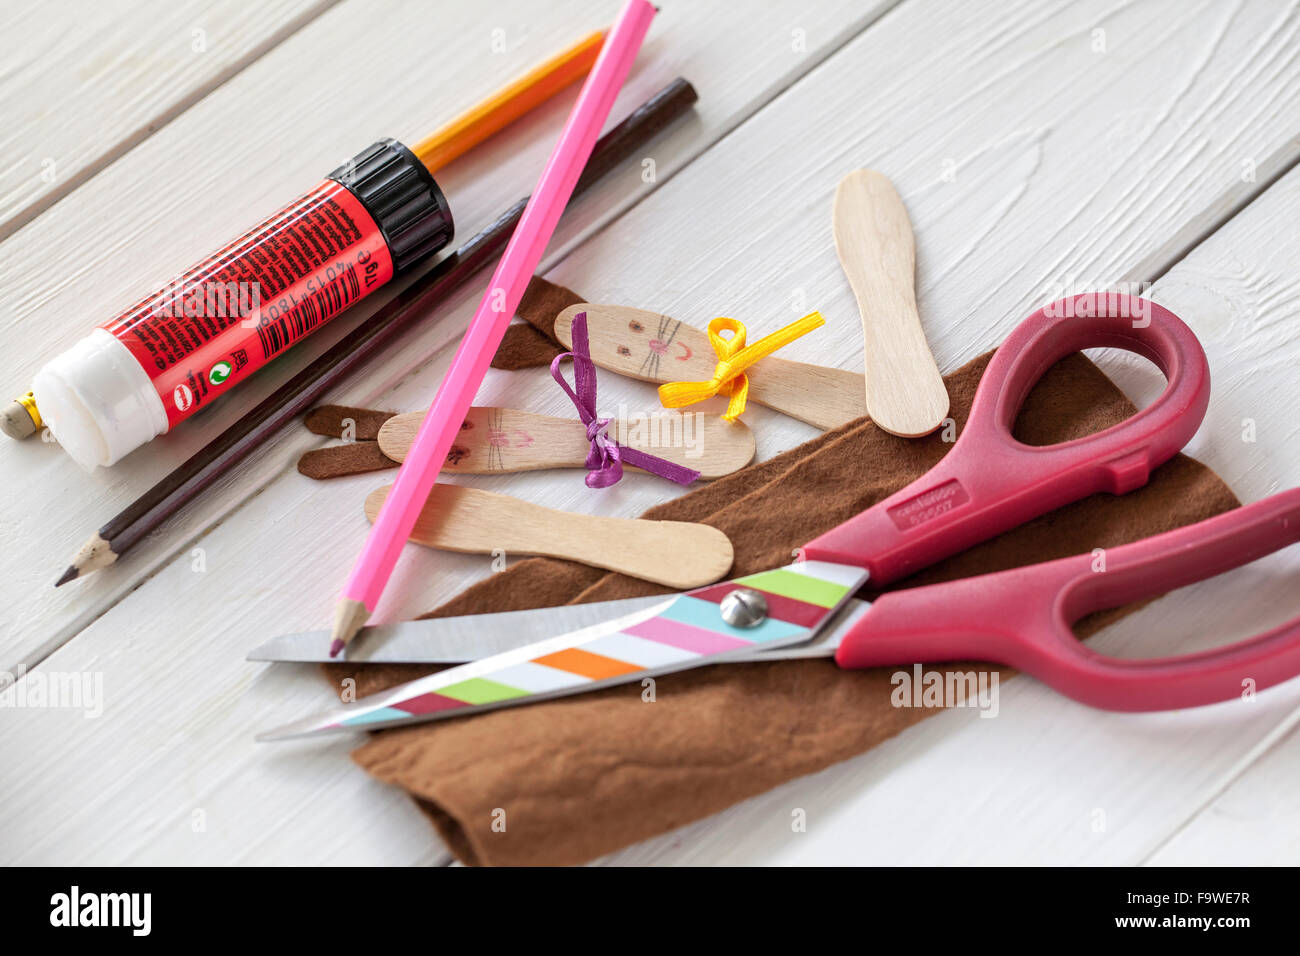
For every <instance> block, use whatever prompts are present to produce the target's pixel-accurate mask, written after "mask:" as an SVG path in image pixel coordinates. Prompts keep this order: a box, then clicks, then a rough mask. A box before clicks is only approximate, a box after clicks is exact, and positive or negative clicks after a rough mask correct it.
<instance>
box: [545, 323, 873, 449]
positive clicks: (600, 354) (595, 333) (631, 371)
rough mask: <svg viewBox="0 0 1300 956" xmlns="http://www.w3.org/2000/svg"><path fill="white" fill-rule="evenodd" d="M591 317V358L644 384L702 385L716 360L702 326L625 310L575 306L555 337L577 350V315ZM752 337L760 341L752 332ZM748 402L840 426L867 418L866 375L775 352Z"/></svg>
mask: <svg viewBox="0 0 1300 956" xmlns="http://www.w3.org/2000/svg"><path fill="white" fill-rule="evenodd" d="M579 312H586V313H587V331H588V334H589V336H590V339H591V360H592V361H593V362H595V363H596V364H597V365H599V366H600V367H601V368H605V369H609V370H610V371H611V372H617V373H618V374H619V375H626V376H627V377H628V378H636V379H640V380H641V381H643V382H685V381H691V382H702V381H706V380H708V379H709V378H711V377H712V375H713V369H714V367H715V366H716V365H717V362H718V357H717V355H715V354H714V352H713V346H712V345H710V344H709V335H708V333H707V332H705V331H704V330H703V329H697V328H695V327H694V326H692V325H687V324H685V323H684V322H679V321H677V320H676V319H670V318H669V317H668V316H666V315H660V314H659V313H658V312H647V311H645V310H643V309H633V308H629V307H627V306H622V305H595V304H592V303H589V302H583V303H580V304H578V305H571V306H569V307H568V308H567V309H565V310H564V311H563V312H561V313H560V314H559V315H558V316H556V318H555V336H556V338H558V339H559V340H560V341H561V342H563V343H564V344H565V346H566V347H567V348H572V347H573V317H574V316H575V315H577V314H578V313H579ZM750 334H751V336H752V338H754V339H757V338H759V337H760V333H759V331H758V330H753V331H752V332H751V333H750ZM747 374H748V375H749V397H750V399H751V400H753V401H755V402H758V403H759V404H760V405H766V406H767V407H768V408H774V409H776V410H777V411H778V412H783V413H784V414H786V415H789V416H790V417H791V418H797V419H799V420H800V421H804V422H807V423H808V424H810V425H816V426H817V427H818V428H822V429H830V428H838V427H839V426H840V425H843V424H846V423H847V422H851V421H854V420H855V419H858V418H861V417H862V416H863V415H865V414H866V413H867V405H866V401H865V400H864V397H863V396H864V386H863V383H862V376H861V375H859V374H858V373H857V372H847V371H845V370H844V369H838V368H826V367H825V366H822V365H809V364H807V363H805V362H792V361H790V360H789V359H783V358H780V357H778V356H775V355H769V356H768V357H767V358H765V359H761V360H759V361H758V362H756V363H755V364H754V365H753V367H752V368H750V369H749V371H748V373H747Z"/></svg>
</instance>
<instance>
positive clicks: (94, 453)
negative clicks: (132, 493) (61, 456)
mask: <svg viewBox="0 0 1300 956" xmlns="http://www.w3.org/2000/svg"><path fill="white" fill-rule="evenodd" d="M32 392H33V393H34V394H35V396H36V407H37V408H39V409H40V410H41V417H42V418H43V419H45V422H46V423H47V424H48V425H49V426H50V431H51V432H53V433H54V438H55V440H56V441H58V443H59V444H60V445H61V446H63V450H64V451H66V452H67V453H68V454H69V455H71V456H72V458H73V460H74V461H76V462H77V464H79V465H81V467H83V468H85V469H86V470H87V471H93V470H94V469H95V466H97V465H105V466H107V465H111V464H113V463H114V462H116V461H117V460H118V459H120V458H122V457H123V456H124V455H126V454H127V453H129V452H132V451H134V450H135V449H137V448H139V447H140V446H141V445H143V444H144V443H145V442H147V441H149V440H151V439H152V438H153V437H154V436H155V435H161V434H162V433H163V432H165V431H167V411H166V410H165V409H164V408H163V403H162V400H161V399H160V398H159V397H158V393H157V392H156V391H155V390H154V387H153V382H151V381H150V379H149V376H148V375H147V374H146V373H145V370H144V369H142V368H141V367H140V363H139V362H137V361H136V360H135V358H134V356H132V355H131V352H130V351H129V350H128V349H127V347H126V346H125V345H123V344H122V343H121V342H119V341H118V340H117V339H116V338H114V337H113V335H112V333H110V332H108V331H106V330H105V329H95V330H94V331H93V332H91V333H90V334H89V335H88V336H86V337H85V338H84V339H82V340H81V341H80V342H78V343H77V344H76V345H74V346H73V347H72V348H70V349H68V350H67V351H66V352H64V353H62V354H61V355H57V356H55V357H54V358H53V359H51V360H50V361H49V362H47V363H46V364H45V366H44V367H43V368H42V369H41V370H40V371H39V372H37V373H36V378H35V379H34V380H33V381H32Z"/></svg>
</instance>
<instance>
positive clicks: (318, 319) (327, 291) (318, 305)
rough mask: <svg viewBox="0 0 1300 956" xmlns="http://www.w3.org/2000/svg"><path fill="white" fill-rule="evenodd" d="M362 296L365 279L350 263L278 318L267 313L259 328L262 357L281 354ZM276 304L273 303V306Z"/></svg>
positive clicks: (258, 335) (266, 357)
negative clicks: (270, 316) (359, 276)
mask: <svg viewBox="0 0 1300 956" xmlns="http://www.w3.org/2000/svg"><path fill="white" fill-rule="evenodd" d="M360 297H361V281H360V280H359V279H358V278H357V270H356V267H355V266H353V265H351V264H350V263H349V264H348V265H347V266H344V267H343V271H342V272H341V273H340V274H339V275H337V276H335V277H334V278H333V279H332V280H330V281H329V282H328V283H327V284H326V285H324V286H322V287H321V288H319V289H317V290H316V291H315V292H313V293H312V294H311V295H308V296H306V297H304V298H302V299H299V300H298V301H297V302H295V303H294V304H293V305H292V306H291V307H290V308H288V309H287V310H285V311H283V312H281V313H280V314H279V315H277V316H275V317H274V318H269V317H264V319H263V322H262V324H260V325H259V326H258V328H257V337H258V339H259V340H260V341H261V343H262V357H263V358H264V359H268V360H269V359H270V358H271V357H272V356H274V355H277V354H279V353H280V352H282V351H283V350H284V349H286V348H288V347H289V346H290V345H292V344H293V343H294V342H297V341H298V340H299V339H300V338H302V337H303V336H304V335H306V334H307V333H308V332H310V331H311V330H312V329H314V328H316V326H318V325H320V324H321V323H322V322H324V321H326V320H327V319H331V318H333V317H334V316H336V315H338V313H340V312H342V311H343V310H344V309H346V308H347V307H348V305H349V304H350V303H352V302H353V301H355V300H356V299H359V298H360ZM274 308H275V307H274V306H272V310H273V309H274ZM268 311H271V310H268Z"/></svg>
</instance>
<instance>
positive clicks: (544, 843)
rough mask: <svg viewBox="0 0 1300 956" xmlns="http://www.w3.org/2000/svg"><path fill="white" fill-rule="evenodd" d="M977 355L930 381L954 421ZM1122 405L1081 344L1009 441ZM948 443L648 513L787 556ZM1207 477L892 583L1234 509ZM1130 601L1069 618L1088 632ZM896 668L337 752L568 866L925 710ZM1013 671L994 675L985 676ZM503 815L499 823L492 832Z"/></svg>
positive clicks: (801, 676)
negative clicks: (897, 696)
mask: <svg viewBox="0 0 1300 956" xmlns="http://www.w3.org/2000/svg"><path fill="white" fill-rule="evenodd" d="M988 358H989V355H987V354H986V355H983V356H981V357H979V358H977V359H975V360H974V361H972V362H970V363H969V364H968V365H966V366H964V367H963V368H961V369H958V370H957V371H956V372H954V373H952V374H951V375H949V376H947V378H946V380H945V381H946V382H947V385H948V391H949V393H950V395H951V398H952V414H953V416H954V418H955V419H956V420H957V424H958V427H959V428H960V427H961V426H962V425H963V424H964V422H965V418H966V415H967V414H968V412H969V409H970V402H971V398H972V396H973V394H974V391H975V386H976V385H977V383H978V381H979V377H980V375H981V373H982V372H983V370H984V367H985V365H986V364H987V362H988ZM1133 411H1134V408H1133V406H1132V404H1131V403H1130V402H1129V401H1128V400H1127V399H1126V398H1125V397H1124V396H1123V395H1122V394H1121V393H1120V392H1119V390H1118V389H1117V388H1116V387H1115V386H1114V385H1113V384H1112V383H1111V382H1110V381H1109V379H1107V378H1106V377H1105V375H1103V374H1102V373H1101V371H1100V370H1098V369H1097V368H1096V366H1094V365H1093V364H1092V363H1091V362H1089V361H1088V360H1087V359H1086V358H1085V357H1084V356H1082V355H1075V356H1072V357H1070V358H1067V359H1065V360H1063V361H1061V362H1060V363H1058V364H1057V365H1056V366H1054V367H1053V368H1052V369H1050V370H1049V371H1048V373H1047V375H1046V376H1044V378H1043V380H1042V381H1041V382H1040V383H1039V385H1038V387H1037V388H1035V389H1034V391H1033V392H1032V393H1031V394H1030V396H1029V398H1028V399H1027V401H1026V404H1025V408H1024V409H1023V411H1022V413H1021V416H1020V420H1019V421H1018V423H1017V428H1016V432H1017V435H1018V437H1020V438H1021V439H1022V440H1023V441H1026V442H1028V443H1030V444H1048V443H1051V442H1055V441H1062V440H1066V439H1070V438H1075V437H1078V436H1081V435H1084V434H1088V433H1091V432H1094V431H1097V430H1099V429H1101V428H1104V427H1107V426H1109V425H1112V424H1114V423H1116V422H1119V421H1121V420H1122V419H1124V418H1126V417H1128V416H1129V415H1131V414H1132V413H1133ZM950 447H951V445H950V444H948V443H945V442H944V441H943V440H942V438H941V436H940V435H932V436H930V437H928V438H924V439H918V440H908V439H901V438H896V437H894V436H891V435H888V434H886V433H884V432H882V431H881V430H879V429H878V428H876V427H875V426H874V425H873V424H871V423H870V422H869V421H866V420H865V419H864V420H861V421H859V422H856V423H852V424H850V425H846V426H844V427H843V428H840V429H838V430H836V431H833V432H828V433H827V434H825V435H823V436H821V437H819V438H817V439H815V440H813V441H811V442H809V443H807V444H805V445H802V446H800V447H799V448H796V449H793V450H791V451H789V452H786V453H784V454H782V455H780V456H779V457H777V458H774V459H771V460H769V461H766V462H761V463H758V464H755V465H751V466H750V467H748V468H745V469H743V470H741V471H739V472H737V473H736V474H734V475H730V476H728V477H725V478H723V479H721V480H719V481H715V482H713V483H712V484H710V485H707V486H704V487H702V488H700V489H699V490H696V491H693V492H691V493H690V494H687V495H684V496H683V497H680V498H677V499H675V500H673V501H670V502H667V503H665V504H663V505H660V506H658V507H656V508H652V509H651V510H650V511H648V512H646V514H645V515H644V517H648V518H659V519H674V520H685V521H703V522H705V523H707V524H711V525H713V526H715V527H718V528H721V529H722V530H723V531H725V532H726V533H727V534H728V536H730V538H731V540H732V543H733V545H734V546H735V551H736V561H735V566H734V567H733V571H732V574H733V576H735V575H740V574H745V573H749V572H753V571H759V570H763V569H766V568H770V567H774V566H777V565H781V564H785V563H788V562H789V561H790V560H791V554H792V552H793V550H794V549H795V548H797V547H798V546H800V545H801V544H803V543H804V542H806V541H808V540H810V539H811V538H813V537H815V536H816V535H818V534H820V533H821V532H823V531H825V530H827V529H829V528H831V527H833V526H834V525H836V524H838V523H840V522H841V521H844V520H845V519H847V518H849V517H850V516H852V515H854V514H856V513H857V512H859V511H861V510H862V509H863V508H866V507H868V506H870V505H872V504H874V503H875V502H877V501H879V500H880V499H882V498H884V497H885V496H887V495H888V494H890V493H892V492H893V491H895V490H897V489H898V488H900V487H902V486H903V485H905V484H907V483H908V482H910V481H912V480H913V479H915V478H916V477H918V476H919V475H920V474H922V473H923V472H924V471H925V470H926V469H927V468H929V467H930V466H932V465H933V464H934V463H935V462H936V461H938V460H939V458H941V457H942V456H943V454H944V453H945V452H946V451H947V450H948V449H949V448H950ZM1236 504H1237V501H1236V499H1235V498H1234V496H1233V494H1232V492H1231V491H1230V490H1229V489H1228V488H1227V486H1225V485H1224V483H1223V482H1222V481H1221V480H1220V479H1219V478H1218V477H1217V476H1216V475H1215V474H1214V473H1213V472H1212V471H1210V470H1209V469H1207V468H1205V467H1204V466H1203V465H1200V464H1199V463H1197V462H1195V461H1192V460H1191V459H1189V458H1186V457H1183V456H1178V457H1177V458H1175V459H1173V460H1172V461H1170V462H1168V463H1167V464H1165V465H1164V466H1162V467H1161V468H1159V469H1157V471H1156V472H1154V473H1153V475H1152V479H1151V482H1150V483H1149V484H1148V485H1147V486H1146V487H1144V488H1141V489H1138V490H1137V491H1134V492H1132V493H1130V494H1128V495H1125V496H1122V497H1118V498H1116V497H1112V496H1110V495H1096V496H1094V497H1091V498H1088V499H1086V500H1084V501H1080V502H1077V503H1075V504H1072V505H1069V506H1067V507H1064V508H1061V509H1059V510H1057V511H1055V512H1052V513H1050V514H1048V515H1045V516H1043V517H1041V518H1039V519H1037V520H1035V521H1032V522H1030V523H1028V524H1026V525H1024V526H1022V527H1020V528H1017V529H1015V530H1013V531H1010V532H1008V533H1007V534H1004V535H1002V536H1001V537H998V538H996V539H994V540H992V541H989V542H986V543H984V544H982V545H979V546H976V547H974V548H971V549H970V550H968V551H966V552H963V553H962V554H959V555H956V556H954V557H952V558H950V559H948V560H946V561H943V562H941V563H940V564H938V565H935V566H934V567H932V568H929V569H928V570H926V571H925V572H922V573H921V574H918V575H915V576H914V577H913V578H911V579H909V580H907V581H904V582H900V585H899V586H914V585H917V584H922V583H930V582H934V581H939V580H944V579H950V578H954V577H962V576H968V575H973V574H977V573H982V572H989V571H997V570H1000V569H1004V568H1008V567H1014V566H1017V565H1022V564H1029V563H1033V562H1036V561H1045V560H1049V559H1052V558H1057V557H1063V556H1066V555H1070V554H1078V553H1082V552H1086V551H1090V550H1092V549H1093V548H1098V547H1114V546H1117V545H1120V544H1123V543H1126V542H1129V541H1133V540H1136V539H1138V538H1143V537H1146V536H1149V535H1152V534H1156V533H1159V532H1161V531H1165V530H1168V529H1170V528H1174V527H1178V526H1181V525H1185V524H1189V523H1192V522H1195V521H1199V520H1202V519H1204V518H1207V517H1210V516H1212V515H1214V514H1217V513H1219V512H1222V511H1225V510H1227V509H1229V508H1232V507H1234V506H1235V505H1236ZM660 591H662V589H659V588H656V587H655V586H654V585H649V584H646V583H645V582H642V581H636V580H633V579H630V578H625V577H622V576H620V575H617V574H610V573H607V572H603V571H600V570H597V569H594V568H590V567H586V566H584V565H578V564H572V563H568V562H564V561H556V560H551V559H545V558H534V559H530V560H527V561H523V562H521V563H519V564H517V565H515V566H513V567H511V568H510V569H509V570H507V571H505V572H503V573H499V574H494V575H492V576H491V577H489V578H488V579H486V580H484V581H482V582H480V583H479V584H477V585H475V586H474V587H472V588H470V589H469V590H467V591H465V592H464V593H462V594H461V595H459V596H458V597H456V598H454V599H453V600H452V601H450V602H448V603H447V604H445V605H443V607H441V608H439V609H438V610H437V611H435V612H433V614H434V615H446V614H468V613H474V612H484V611H499V610H507V609H513V608H528V607H541V606H546V605H553V604H560V603H578V602H585V601H597V600H606V599H611V598H620V597H631V596H635V595H640V594H652V593H657V592H660ZM1126 610H1127V609H1120V610H1116V611H1108V612H1104V613H1102V614H1097V615H1093V616H1092V617H1090V618H1088V619H1086V620H1085V621H1083V622H1080V625H1079V628H1078V630H1079V632H1080V634H1082V635H1085V636H1086V635H1087V634H1091V633H1093V632H1094V631H1096V630H1097V629H1098V628H1100V627H1102V626H1104V625H1105V624H1106V623H1109V622H1110V621H1112V620H1114V619H1116V618H1117V617H1118V616H1120V615H1121V614H1123V613H1126ZM894 670H895V668H882V669H876V670H870V671H862V672H847V671H841V670H839V669H838V668H837V667H836V666H835V665H834V664H833V663H832V662H830V661H828V660H811V661H786V662H773V663H769V664H731V665H716V666H713V667H707V668H702V669H699V670H694V671H686V672H682V673H679V674H672V675H668V676H664V677H661V678H658V680H657V686H656V699H655V701H654V702H653V703H646V702H644V701H643V700H642V688H641V686H640V685H639V684H631V685H627V686H622V687H614V688H609V689H607V690H604V691H599V692H596V693H592V694H585V695H578V696H574V697H569V698H563V699H559V700H554V701H548V702H544V703H538V704H533V705H530V706H527V707H519V708H508V709H503V710H499V711H494V712H490V713H486V714H480V715H477V716H472V717H467V718H462V719H456V720H447V721H441V722H435V723H431V724H424V725H418V726H412V727H407V728H400V729H394V730H388V731H382V732H379V733H376V734H373V735H371V736H370V738H369V739H368V742H367V743H365V744H364V745H362V746H361V747H360V748H359V749H357V750H356V751H355V752H354V753H353V758H354V759H355V760H356V762H357V763H358V764H359V765H360V766H361V767H363V768H364V769H365V770H366V771H367V772H369V773H370V774H372V775H373V776H375V777H377V778H378V779H380V780H383V781H385V782H387V783H390V784H393V785H394V786H399V787H402V788H404V789H405V790H406V791H407V792H408V793H409V794H410V795H411V796H412V797H413V798H414V799H415V800H416V802H417V803H418V805H419V806H420V807H421V808H422V809H423V810H424V811H425V813H426V814H427V815H428V817H429V819H430V820H431V822H432V823H433V825H434V826H435V827H436V828H437V830H438V832H439V833H440V834H441V835H442V836H443V838H444V840H445V841H446V842H447V845H448V846H449V847H451V849H452V851H453V852H454V853H455V854H456V856H457V857H459V858H460V859H461V860H463V861H464V862H466V863H471V864H483V865H512V864H569V863H580V862H584V861H587V860H590V859H593V858H594V857H597V856H600V855H602V854H605V853H609V852H611V851H613V850H616V849H619V848H620V847H623V846H627V845H628V844H631V843H634V842H637V841H639V840H644V839H646V838H648V837H652V836H655V835H658V834H661V833H664V832H666V831H668V830H671V829H673V828H675V827H679V826H681V825H683V824H685V823H689V822H691V821H693V820H697V819H699V818H701V817H704V816H707V815H709V814H712V813H716V812H718V811H720V810H723V809H725V808H726V807H728V806H730V805H732V804H734V803H737V802H738V801H741V800H744V799H746V798H747V797H750V796H753V795H755V794H758V793H761V792H763V791H765V790H768V789H770V788H772V787H775V786H777V785H778V784H781V783H783V782H785V781H787V780H790V779H792V778H794V777H798V776H801V775H803V774H808V773H812V772H814V771H817V770H820V769H822V768H824V767H826V766H829V765H830V764H833V763H836V762H837V761H841V760H844V759H846V758H848V757H852V756H854V755H857V754H861V753H863V752H865V751H868V750H870V749H871V748H872V747H874V746H876V745H877V744H878V743H880V742H881V741H883V740H886V739H888V738H889V737H892V736H893V735H895V734H897V733H899V732H900V731H902V730H904V729H905V728H907V727H909V726H910V725H912V724H914V723H916V722H918V721H920V720H924V719H925V718H926V717H927V716H929V715H930V714H932V713H934V711H933V710H926V709H920V708H895V707H893V706H892V705H891V703H890V691H891V689H892V688H891V686H890V683H889V676H890V674H891V673H892V672H893V671H894ZM429 671H430V668H423V667H413V666H395V665H382V666H369V667H365V666H363V667H360V668H358V667H357V666H355V665H351V666H349V665H346V664H343V665H331V666H329V667H327V673H328V674H329V676H330V677H331V679H332V680H334V681H336V682H337V681H338V680H340V679H342V678H343V677H345V676H355V677H356V678H357V681H358V685H357V690H358V692H360V693H363V694H364V693H370V692H373V691H376V690H379V689H381V688H383V687H385V686H389V685H391V684H394V683H397V682H399V681H402V680H409V679H412V678H414V677H417V676H419V675H421V674H424V673H428V672H429ZM1008 676H1010V671H1009V670H1006V669H1004V670H1003V671H1002V677H1003V678H1004V679H1005V678H1006V677H1008ZM499 810H503V811H505V815H506V821H507V825H506V827H505V830H504V832H499V829H498V828H494V827H493V822H494V820H496V819H498V816H499V815H498V813H497V811H499Z"/></svg>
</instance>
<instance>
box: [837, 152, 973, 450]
mask: <svg viewBox="0 0 1300 956" xmlns="http://www.w3.org/2000/svg"><path fill="white" fill-rule="evenodd" d="M834 230H835V250H836V252H838V253H839V257H840V265H841V266H842V267H843V269H844V274H845V275H847V276H848V278H849V285H851V286H852V287H853V294H854V295H855V296H856V297H857V300H858V311H859V312H861V313H862V334H863V337H864V339H865V345H866V347H865V351H864V359H863V361H864V363H865V367H866V404H867V414H869V415H870V416H871V420H872V421H873V422H875V423H876V424H877V425H879V426H880V427H881V428H883V429H884V430H885V431H887V432H890V433H892V434H894V435H901V436H902V437H904V438H914V437H916V436H918V435H928V434H929V433H930V432H932V431H934V430H935V429H936V428H938V427H939V426H940V425H941V424H943V420H944V418H945V417H946V416H947V414H948V390H947V389H946V388H944V385H943V376H942V375H940V374H939V367H938V366H937V365H936V364H935V361H934V356H933V355H932V354H931V353H930V344H929V343H928V342H927V341H926V340H925V331H924V330H923V329H922V328H921V318H920V316H919V315H918V314H917V311H916V289H915V286H916V240H915V239H914V238H913V236H912V223H911V220H910V219H908V217H907V209H905V208H904V206H903V201H902V199H900V198H899V196H898V192H897V191H896V190H895V189H894V185H893V183H891V182H890V181H889V180H888V179H887V178H886V177H884V176H882V175H881V174H880V173H877V172H875V171H873V170H870V169H859V170H857V171H855V172H852V173H849V174H848V175H847V176H845V177H844V178H843V179H841V180H840V184H839V188H837V189H836V190H835V212H834Z"/></svg>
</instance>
